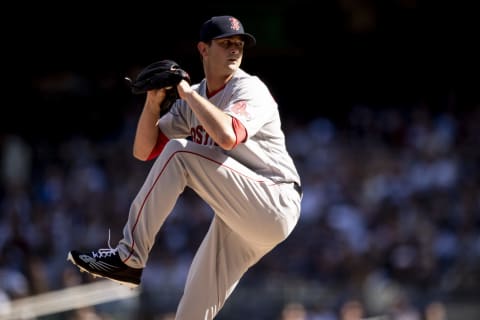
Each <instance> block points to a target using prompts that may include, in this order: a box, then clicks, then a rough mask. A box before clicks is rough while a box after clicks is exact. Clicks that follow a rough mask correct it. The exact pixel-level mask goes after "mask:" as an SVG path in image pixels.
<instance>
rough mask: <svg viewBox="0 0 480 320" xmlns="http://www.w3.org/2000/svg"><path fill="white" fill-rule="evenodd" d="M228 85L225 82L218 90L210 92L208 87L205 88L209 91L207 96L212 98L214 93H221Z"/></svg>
mask: <svg viewBox="0 0 480 320" xmlns="http://www.w3.org/2000/svg"><path fill="white" fill-rule="evenodd" d="M226 85H227V84H226V83H225V84H224V85H223V86H221V87H220V88H218V89H217V90H215V91H212V92H209V91H208V88H207V90H205V91H207V98H208V99H210V98H211V97H213V96H214V95H216V94H217V93H219V92H220V91H222V90H223V88H225V86H226Z"/></svg>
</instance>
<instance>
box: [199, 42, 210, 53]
mask: <svg viewBox="0 0 480 320" xmlns="http://www.w3.org/2000/svg"><path fill="white" fill-rule="evenodd" d="M207 48H208V45H207V44H206V43H205V42H203V41H200V42H198V44H197V49H198V52H199V53H200V55H201V56H202V57H203V56H205V55H206V54H207Z"/></svg>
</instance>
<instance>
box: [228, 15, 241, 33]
mask: <svg viewBox="0 0 480 320" xmlns="http://www.w3.org/2000/svg"><path fill="white" fill-rule="evenodd" d="M230 28H231V29H232V30H236V31H238V30H240V22H239V21H238V20H237V19H235V18H230Z"/></svg>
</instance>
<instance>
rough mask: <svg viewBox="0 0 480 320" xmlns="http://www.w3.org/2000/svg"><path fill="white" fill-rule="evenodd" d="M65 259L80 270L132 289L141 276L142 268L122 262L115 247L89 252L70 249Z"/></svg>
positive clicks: (137, 283)
mask: <svg viewBox="0 0 480 320" xmlns="http://www.w3.org/2000/svg"><path fill="white" fill-rule="evenodd" d="M67 260H70V261H71V262H72V263H73V264H74V265H76V266H77V267H78V268H79V269H80V271H82V272H84V271H85V272H88V273H90V274H92V275H93V276H94V277H103V278H107V279H110V280H112V281H115V282H118V283H120V284H123V285H125V286H127V287H129V288H132V289H133V288H136V287H137V286H138V285H139V284H140V279H141V277H142V271H143V269H136V268H131V267H129V266H127V265H126V264H125V263H123V261H122V260H121V259H120V256H119V255H118V250H117V249H116V248H115V249H114V248H109V249H99V250H98V251H97V252H95V251H92V252H90V253H87V252H79V251H76V250H72V251H70V252H69V253H68V257H67Z"/></svg>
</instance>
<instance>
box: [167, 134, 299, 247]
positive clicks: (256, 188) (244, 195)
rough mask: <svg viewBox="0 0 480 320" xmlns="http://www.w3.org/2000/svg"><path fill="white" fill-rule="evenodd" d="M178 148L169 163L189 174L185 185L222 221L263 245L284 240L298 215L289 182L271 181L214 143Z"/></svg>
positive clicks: (189, 143)
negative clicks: (228, 154)
mask: <svg viewBox="0 0 480 320" xmlns="http://www.w3.org/2000/svg"><path fill="white" fill-rule="evenodd" d="M182 147H183V149H177V150H176V151H175V152H174V153H172V154H174V156H172V158H173V159H174V160H173V159H172V162H174V163H176V164H177V165H179V166H180V167H181V168H183V169H184V170H185V172H186V173H188V174H187V175H186V176H185V177H186V179H187V185H188V186H189V187H191V188H192V189H193V190H194V191H195V192H196V193H197V194H198V195H199V196H200V198H202V199H203V200H205V201H206V202H207V203H208V204H209V205H210V206H211V207H212V208H213V210H214V211H215V213H216V214H217V215H219V216H220V217H221V219H222V220H223V221H224V222H225V223H226V224H227V225H229V226H230V227H231V228H232V229H233V230H235V231H236V232H238V233H239V234H240V235H241V236H244V237H245V238H246V239H248V240H251V241H255V242H258V243H262V244H263V245H266V246H269V245H275V244H278V243H279V242H281V241H283V240H284V239H286V237H287V236H288V235H289V234H290V232H291V231H292V230H293V227H294V226H295V224H296V223H297V221H298V218H299V213H300V195H299V193H298V192H297V191H296V190H295V189H294V186H293V184H286V183H275V182H273V181H271V180H269V179H268V178H265V177H263V176H261V175H259V174H257V173H255V172H253V171H252V170H250V169H249V168H247V167H246V166H245V165H243V164H241V163H240V162H238V161H236V160H234V159H233V158H231V157H228V156H227V155H225V153H224V152H223V150H220V149H218V148H216V147H208V146H203V145H199V144H197V143H194V142H191V141H184V142H183V144H182ZM169 169H170V165H169V166H168V167H167V170H169Z"/></svg>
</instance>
